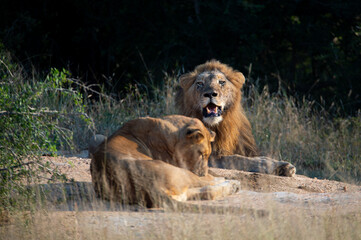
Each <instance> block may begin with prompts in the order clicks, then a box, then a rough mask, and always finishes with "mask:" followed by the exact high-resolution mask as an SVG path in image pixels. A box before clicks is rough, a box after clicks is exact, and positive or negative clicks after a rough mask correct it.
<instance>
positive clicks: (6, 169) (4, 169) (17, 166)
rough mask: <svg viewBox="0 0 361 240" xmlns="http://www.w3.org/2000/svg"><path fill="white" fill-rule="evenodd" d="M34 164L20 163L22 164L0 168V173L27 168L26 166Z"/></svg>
mask: <svg viewBox="0 0 361 240" xmlns="http://www.w3.org/2000/svg"><path fill="white" fill-rule="evenodd" d="M34 163H35V162H33V161H31V162H27V163H22V164H19V165H15V166H11V167H8V168H0V171H9V170H10V169H14V168H19V167H22V166H27V165H30V164H34Z"/></svg>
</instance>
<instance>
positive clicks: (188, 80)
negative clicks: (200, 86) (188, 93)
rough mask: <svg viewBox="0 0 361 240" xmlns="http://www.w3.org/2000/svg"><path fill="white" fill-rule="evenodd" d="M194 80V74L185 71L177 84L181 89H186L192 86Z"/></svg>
mask: <svg viewBox="0 0 361 240" xmlns="http://www.w3.org/2000/svg"><path fill="white" fill-rule="evenodd" d="M194 80H195V79H194V74H191V73H185V74H183V75H181V76H180V77H179V85H180V86H181V88H183V89H188V88H190V87H191V86H192V84H193V82H194Z"/></svg>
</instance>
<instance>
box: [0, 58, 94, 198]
mask: <svg viewBox="0 0 361 240" xmlns="http://www.w3.org/2000/svg"><path fill="white" fill-rule="evenodd" d="M0 65H1V66H0V129H2V130H1V131H0V178H1V181H0V203H1V204H5V205H6V204H9V202H8V201H10V197H9V195H10V194H12V193H13V191H14V190H18V191H22V192H26V191H27V190H26V188H24V187H23V185H22V184H23V183H33V182H36V181H37V180H38V179H39V178H40V177H44V175H45V174H47V175H49V174H50V178H49V180H53V179H55V178H58V177H60V178H64V176H62V175H60V174H59V173H57V171H56V170H54V169H51V167H50V165H49V163H46V164H44V163H43V162H41V161H40V157H41V156H42V155H44V154H56V152H57V150H58V149H62V148H65V147H68V148H72V146H73V142H72V136H73V134H72V131H71V130H69V129H66V128H64V127H63V123H66V122H70V121H73V120H74V119H77V118H81V119H82V121H86V122H88V123H89V121H90V120H89V118H88V117H87V116H86V114H85V112H84V103H83V98H82V95H81V94H80V93H79V92H78V91H77V90H76V89H73V87H72V85H71V82H70V80H69V79H68V76H69V72H68V71H66V70H62V71H59V70H57V69H51V71H50V73H49V74H48V75H47V77H46V78H45V79H44V80H41V81H34V80H32V79H25V77H24V75H23V73H22V70H21V68H20V67H19V66H18V65H16V64H14V63H12V62H11V60H10V57H9V55H8V54H6V53H4V52H2V53H1V55H0Z"/></svg>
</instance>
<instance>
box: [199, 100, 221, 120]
mask: <svg viewBox="0 0 361 240" xmlns="http://www.w3.org/2000/svg"><path fill="white" fill-rule="evenodd" d="M221 115H222V107H220V106H217V105H216V104H214V103H210V104H208V105H207V106H206V107H205V108H203V117H205V118H207V117H219V116H221Z"/></svg>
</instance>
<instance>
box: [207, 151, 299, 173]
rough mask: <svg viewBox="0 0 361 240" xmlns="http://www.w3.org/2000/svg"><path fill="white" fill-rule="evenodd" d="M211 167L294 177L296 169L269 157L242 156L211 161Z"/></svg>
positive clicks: (231, 156)
mask: <svg viewBox="0 0 361 240" xmlns="http://www.w3.org/2000/svg"><path fill="white" fill-rule="evenodd" d="M209 163H210V166H211V167H218V168H225V169H237V170H242V171H247V172H258V173H266V174H273V175H277V176H286V177H293V176H294V175H295V174H296V167H295V166H293V165H292V164H290V163H288V162H283V161H277V160H275V159H272V158H268V157H244V156H241V155H230V156H222V157H219V158H215V159H212V160H211V161H209Z"/></svg>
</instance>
